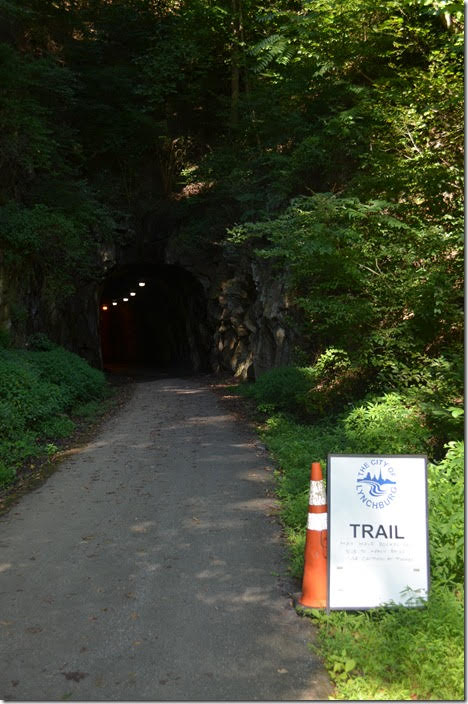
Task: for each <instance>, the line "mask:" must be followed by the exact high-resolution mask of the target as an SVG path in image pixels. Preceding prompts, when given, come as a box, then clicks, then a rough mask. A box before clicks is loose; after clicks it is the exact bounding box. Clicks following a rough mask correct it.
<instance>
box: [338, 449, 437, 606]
mask: <svg viewBox="0 0 468 704" xmlns="http://www.w3.org/2000/svg"><path fill="white" fill-rule="evenodd" d="M334 458H342V459H344V460H346V459H349V460H350V461H351V462H352V463H353V464H354V465H358V464H359V463H358V462H357V460H362V463H360V464H361V468H360V469H359V472H361V470H362V471H365V470H363V467H366V466H368V467H369V472H368V474H367V475H366V476H365V477H364V478H362V479H360V480H359V481H361V482H363V483H364V484H365V483H367V484H369V485H370V486H371V487H372V486H373V487H374V488H375V483H377V484H378V485H379V486H377V488H376V489H375V490H376V491H377V493H379V490H381V489H382V486H383V485H385V484H386V485H388V487H386V489H384V490H383V491H382V496H387V500H388V502H390V499H391V491H392V490H393V491H394V492H395V493H396V491H397V482H396V481H392V480H391V479H388V478H382V472H381V471H380V474H379V478H378V479H376V475H375V473H374V476H373V477H371V476H370V468H371V467H373V468H374V469H375V470H376V469H377V468H378V467H379V466H380V467H382V462H385V463H386V464H385V465H384V466H385V467H390V468H391V469H393V468H392V467H391V465H390V463H389V460H393V461H394V462H398V460H419V461H421V460H423V463H424V467H423V477H422V479H423V481H422V486H421V487H420V489H421V490H422V491H423V492H424V496H423V498H421V497H420V498H419V501H420V502H423V504H424V505H423V506H421V505H419V513H420V514H421V513H422V514H423V515H424V520H425V525H424V529H423V532H422V533H423V539H424V542H425V563H426V575H425V585H426V594H425V595H424V596H423V597H422V599H423V600H425V599H426V598H427V596H428V594H429V588H430V564H429V531H428V495H427V456H426V455H377V454H375V455H367V454H340V453H330V454H329V455H328V461H327V502H328V560H327V564H328V567H327V570H328V579H327V584H328V587H327V590H328V592H327V611H328V612H329V611H331V610H342V611H363V610H367V609H372V608H377V607H378V606H384V605H386V604H387V603H389V602H390V601H391V602H392V603H397V604H402V605H406V606H420V605H421V602H420V601H419V602H416V603H413V604H412V603H404V602H402V601H396V600H395V599H392V600H390V599H389V600H388V602H383V603H380V604H377V603H374V604H364V603H363V604H356V603H350V604H349V605H348V606H347V605H344V604H340V605H333V604H332V603H331V599H330V596H331V593H332V592H333V589H332V585H333V583H334V582H333V580H334V575H333V570H332V560H333V552H334V542H333V541H334V533H333V530H334V526H333V523H334V522H333V516H334V514H333V511H334V510H335V509H336V508H340V507H339V506H338V507H336V506H335V501H334V496H333V490H334V488H333V472H334V471H337V469H336V467H335V468H334V466H333V460H334ZM373 460H374V461H382V462H381V464H380V465H379V464H374V465H371V461H373ZM353 469H354V470H356V466H354V467H353ZM372 471H374V470H372ZM347 481H349V480H347ZM392 484H394V485H395V489H393V488H392V487H391V486H390V485H392ZM359 491H360V492H361V494H362V495H361V496H360V497H359V499H360V501H361V503H366V502H367V501H368V497H366V496H365V494H364V491H363V490H362V489H359ZM349 498H350V504H349V505H352V497H351V496H350V497H349ZM376 502H377V503H378V500H376ZM381 503H383V501H381ZM367 505H368V506H369V504H367ZM387 505H388V504H387ZM371 508H372V509H373V510H375V511H376V514H374V516H373V520H374V522H378V523H379V528H378V530H379V529H381V530H382V532H383V535H384V537H385V538H387V539H388V537H389V536H387V535H386V534H385V529H384V527H383V524H384V523H385V517H384V516H385V514H384V508H385V505H384V506H382V509H379V507H378V506H376V505H375V502H374V504H373V505H372V506H371ZM379 511H380V514H381V515H380V516H379ZM382 514H383V519H382V520H380V518H381V517H382ZM351 520H352V519H351ZM369 520H370V519H369ZM349 525H350V526H356V528H353V531H354V538H355V537H356V532H357V530H358V528H357V527H358V526H361V527H362V533H363V535H362V538H364V529H365V527H368V529H367V533H368V534H370V537H371V538H373V539H376V536H373V535H372V534H371V531H370V530H369V529H370V525H369V524H361V523H350V524H349ZM378 530H377V533H378ZM387 531H389V529H388V528H387ZM389 532H390V533H391V535H390V537H391V538H393V537H395V538H401V537H402V536H400V535H398V533H397V534H396V535H395V536H393V533H392V530H391V528H390V531H389ZM419 533H420V534H421V528H420V529H419ZM419 537H420V539H421V535H420V536H419ZM360 545H361V546H362V545H364V543H360ZM382 552H384V548H383V549H382ZM354 559H356V560H357V563H359V559H358V558H354ZM367 559H368V560H370V559H371V558H367ZM376 559H377V558H376ZM386 559H387V561H390V563H391V564H393V563H392V562H391V560H392V558H391V557H387V558H386ZM405 559H406V560H408V558H405ZM395 569H397V565H396V564H395ZM418 571H420V570H418ZM404 588H405V587H402V589H401V590H400V594H401V592H402V591H404ZM350 601H351V602H353V601H354V600H353V599H350ZM334 602H335V603H336V600H335V599H334Z"/></svg>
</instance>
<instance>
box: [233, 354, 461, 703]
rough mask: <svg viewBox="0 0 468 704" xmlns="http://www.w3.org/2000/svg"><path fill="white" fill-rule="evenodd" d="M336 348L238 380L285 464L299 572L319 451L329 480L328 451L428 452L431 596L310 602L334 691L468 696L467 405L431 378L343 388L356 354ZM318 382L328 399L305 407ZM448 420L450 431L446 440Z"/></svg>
mask: <svg viewBox="0 0 468 704" xmlns="http://www.w3.org/2000/svg"><path fill="white" fill-rule="evenodd" d="M331 358H332V359H335V360H336V359H338V362H339V364H338V365H335V367H334V369H333V368H332V369H330V365H329V366H328V369H326V368H325V370H324V366H325V365H323V364H322V365H321V369H320V370H318V369H317V365H314V366H311V367H308V368H305V367H303V368H293V367H291V368H283V369H279V370H272V371H271V372H267V373H266V374H264V375H263V376H261V377H260V379H259V380H258V381H257V382H255V383H254V384H249V385H245V386H241V387H239V391H240V393H241V394H243V395H247V396H249V397H251V398H253V399H254V400H255V402H256V404H257V408H258V409H259V410H260V411H263V413H264V417H265V420H264V423H263V427H262V431H261V433H262V436H263V439H264V442H265V444H266V445H267V447H268V448H269V450H270V451H271V452H272V454H273V456H274V457H275V459H276V461H277V463H278V466H279V469H278V470H277V472H276V480H277V496H278V498H279V500H280V503H281V518H282V521H283V525H284V529H285V534H286V537H287V540H288V545H289V550H290V570H291V573H292V574H293V575H294V576H295V577H297V578H299V579H300V578H301V577H302V573H303V567H304V564H303V555H304V546H305V517H306V515H307V506H308V493H309V472H310V463H311V461H320V463H321V465H322V469H323V473H324V478H325V481H326V459H327V455H328V454H329V453H347V454H421V453H424V454H426V455H427V456H428V458H429V460H430V461H429V463H428V502H429V542H430V546H429V547H430V558H431V591H430V595H429V598H428V601H427V604H426V605H425V606H424V607H423V608H421V609H414V610H413V609H407V608H404V607H394V608H379V609H370V610H368V611H362V612H344V611H343V612H340V611H333V612H331V613H330V614H326V613H321V612H318V611H307V612H306V614H307V615H308V616H310V617H311V618H314V619H315V620H316V622H317V624H318V626H319V643H320V646H319V647H320V654H321V655H322V656H323V657H324V659H325V664H326V666H327V668H328V670H329V673H330V676H331V678H332V680H333V682H334V683H335V685H336V691H335V698H337V699H344V700H394V699H395V700H398V699H420V700H428V699H445V700H463V698H464V656H463V653H464V620H463V619H464V610H463V594H464V591H463V584H464V552H463V545H464V542H463V540H464V538H463V536H464V466H463V458H464V444H463V424H462V423H461V418H462V411H461V409H460V407H459V405H455V406H454V405H453V402H452V406H451V405H450V403H451V402H450V400H448V401H447V397H446V398H445V401H444V403H445V406H442V405H441V404H440V403H437V399H436V398H435V395H434V394H433V393H432V394H431V386H430V383H427V384H426V385H425V386H424V387H423V385H420V386H419V387H416V386H415V387H406V388H400V389H397V388H395V389H393V390H392V391H390V392H386V393H382V392H381V393H380V394H379V393H378V392H377V390H376V389H375V388H374V389H373V390H372V389H371V390H370V391H369V392H368V393H367V394H365V395H363V396H362V397H360V398H359V397H356V392H355V389H356V387H354V397H353V394H352V393H350V394H349V395H347V394H345V396H343V393H342V390H343V388H349V386H348V387H347V385H346V383H345V384H343V383H341V382H342V380H343V377H346V376H348V375H349V372H350V366H351V365H350V364H349V363H348V361H347V360H346V359H345V358H343V356H341V355H337V354H336V351H335V350H333V352H332V353H331V354H329V355H328V356H327V359H328V360H330V359H331ZM319 361H320V360H319ZM319 366H320V365H319ZM314 367H315V368H314ZM333 387H334V388H335V389H337V390H338V391H337V394H336V396H333V391H331V390H330V389H331V388H333ZM361 388H362V387H361ZM321 393H322V394H324V395H325V396H326V402H324V403H323V404H322V405H321V406H320V404H319V408H320V409H321V410H319V411H318V412H317V409H316V411H315V413H314V414H313V415H312V414H310V413H307V398H308V397H309V399H310V397H311V396H312V397H314V399H315V400H316V399H317V398H318V397H320V394H321ZM304 400H306V401H304ZM428 408H429V409H430V412H428V410H427V409H428ZM434 417H436V418H439V419H440V418H447V419H449V421H448V422H446V423H445V427H444V430H443V432H442V433H439V434H437V433H436V432H435V430H434V428H435V425H434V422H433V419H434ZM439 427H441V426H440V425H439ZM447 427H448V428H449V431H450V433H451V434H452V439H451V440H449V441H447ZM444 433H445V434H444ZM440 448H442V450H441V449H440Z"/></svg>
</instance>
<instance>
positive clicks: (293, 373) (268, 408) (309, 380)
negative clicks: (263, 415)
mask: <svg viewBox="0 0 468 704" xmlns="http://www.w3.org/2000/svg"><path fill="white" fill-rule="evenodd" d="M313 380H314V374H313V370H312V368H311V367H293V366H291V367H277V368H276V369H271V370H270V371H268V372H265V373H264V374H262V376H260V377H259V378H258V380H257V381H256V382H255V384H249V385H248V386H243V387H241V393H244V394H245V395H246V396H250V397H251V398H253V399H255V401H256V403H257V406H258V408H259V410H263V411H265V412H272V411H286V412H289V413H294V412H295V411H297V410H298V403H300V399H303V398H304V397H305V395H306V394H307V392H308V391H309V389H310V388H311V385H312V384H313Z"/></svg>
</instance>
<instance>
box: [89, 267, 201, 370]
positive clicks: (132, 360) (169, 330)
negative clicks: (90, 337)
mask: <svg viewBox="0 0 468 704" xmlns="http://www.w3.org/2000/svg"><path fill="white" fill-rule="evenodd" d="M100 335H101V352H102V359H103V365H104V368H108V369H112V368H113V367H114V368H115V367H119V366H120V367H121V366H123V367H149V368H156V369H161V370H169V369H183V370H184V371H186V372H198V371H207V370H208V369H209V331H208V330H207V327H206V300H205V295H204V291H203V287H202V286H201V284H200V283H199V281H198V280H197V279H196V278H195V277H194V276H193V275H192V274H191V273H190V272H188V271H186V270H185V269H182V268H181V267H178V266H170V265H164V266H163V265H160V266H153V267H146V268H145V267H143V266H139V267H138V266H135V267H129V268H127V269H126V270H121V271H117V272H115V273H113V274H111V275H110V276H109V277H108V279H107V281H106V282H105V284H104V287H103V291H102V295H101V303H100Z"/></svg>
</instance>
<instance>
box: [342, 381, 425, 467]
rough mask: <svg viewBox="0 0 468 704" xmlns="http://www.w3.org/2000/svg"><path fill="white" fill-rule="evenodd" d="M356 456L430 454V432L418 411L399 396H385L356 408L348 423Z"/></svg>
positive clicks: (350, 414)
mask: <svg viewBox="0 0 468 704" xmlns="http://www.w3.org/2000/svg"><path fill="white" fill-rule="evenodd" d="M343 425H344V431H345V434H346V438H347V441H348V443H349V447H350V448H351V451H352V452H355V453H364V454H410V453H415V454H419V453H424V452H426V451H427V448H428V442H429V438H430V436H429V431H428V430H427V428H426V427H425V425H424V416H423V415H422V413H421V412H420V411H419V409H418V407H417V406H416V405H414V404H411V402H410V401H408V400H407V399H405V398H404V397H403V396H401V395H400V394H397V393H389V394H385V395H384V396H382V397H378V398H375V399H372V400H369V401H367V402H366V403H364V404H363V405H360V406H357V407H356V408H354V409H353V410H352V411H351V412H350V413H349V414H348V415H347V416H346V418H345V419H344V422H343Z"/></svg>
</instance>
